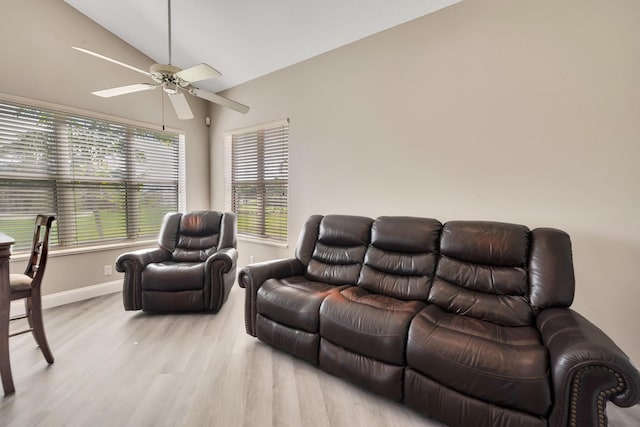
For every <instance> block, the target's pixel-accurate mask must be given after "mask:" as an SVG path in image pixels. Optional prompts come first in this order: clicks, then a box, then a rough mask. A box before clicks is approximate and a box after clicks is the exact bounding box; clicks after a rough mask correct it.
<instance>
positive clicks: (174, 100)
mask: <svg viewBox="0 0 640 427" xmlns="http://www.w3.org/2000/svg"><path fill="white" fill-rule="evenodd" d="M168 95H169V101H171V105H173V109H174V110H176V115H177V116H178V118H179V119H180V120H190V119H193V112H192V111H191V107H189V103H188V102H187V97H186V96H184V93H180V92H178V93H174V94H171V93H170V94H168Z"/></svg>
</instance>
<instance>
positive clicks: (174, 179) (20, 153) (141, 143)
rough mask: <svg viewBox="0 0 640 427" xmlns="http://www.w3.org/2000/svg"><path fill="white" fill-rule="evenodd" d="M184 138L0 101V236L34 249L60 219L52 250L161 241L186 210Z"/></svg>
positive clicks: (24, 247)
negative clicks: (39, 222) (47, 221)
mask: <svg viewBox="0 0 640 427" xmlns="http://www.w3.org/2000/svg"><path fill="white" fill-rule="evenodd" d="M183 144H184V141H183V137H182V136H181V135H178V134H176V133H171V132H161V131H157V130H152V129H145V128H142V127H137V126H131V125H128V124H121V123H115V122H111V121H106V120H98V119H94V118H90V117H84V116H81V115H77V114H69V113H63V112H57V111H52V110H46V109H42V108H37V107H31V106H26V105H19V104H16V103H13V102H5V101H1V100H0V231H2V232H4V233H5V234H8V235H10V236H11V237H13V238H14V239H15V240H16V244H15V245H14V247H13V249H14V251H20V250H22V249H27V248H29V247H30V245H31V236H32V232H33V221H34V219H35V214H37V213H55V214H56V218H57V221H56V222H55V223H54V228H53V230H52V235H51V237H50V241H51V245H52V246H54V245H55V246H58V247H59V248H68V247H78V246H82V245H89V244H91V245H99V244H101V243H104V242H114V241H118V240H122V239H138V238H144V237H150V236H154V237H155V236H157V234H158V231H159V229H160V225H161V222H162V218H163V216H164V214H165V213H166V212H169V211H176V210H178V209H179V207H178V200H179V190H178V189H179V187H180V177H181V176H182V170H181V166H180V164H179V158H180V151H181V150H182V148H181V147H182V146H183Z"/></svg>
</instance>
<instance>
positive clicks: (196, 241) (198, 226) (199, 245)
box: [158, 211, 236, 262]
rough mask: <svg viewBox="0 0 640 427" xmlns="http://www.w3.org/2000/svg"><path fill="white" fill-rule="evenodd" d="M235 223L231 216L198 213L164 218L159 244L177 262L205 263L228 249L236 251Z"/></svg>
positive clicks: (228, 213) (209, 212)
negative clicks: (220, 250) (219, 251)
mask: <svg viewBox="0 0 640 427" xmlns="http://www.w3.org/2000/svg"><path fill="white" fill-rule="evenodd" d="M235 228H236V221H235V215H234V214H233V213H231V212H225V213H223V212H217V211H195V212H188V213H169V214H167V215H166V216H165V218H164V222H163V225H162V229H161V231H160V236H159V238H158V244H159V245H160V246H161V247H163V248H165V249H167V250H168V251H170V252H171V254H172V258H173V260H174V261H178V262H202V261H206V259H207V258H208V257H209V256H211V255H212V254H214V253H215V252H216V251H217V250H219V249H222V248H225V247H236V237H235V236H236V231H235Z"/></svg>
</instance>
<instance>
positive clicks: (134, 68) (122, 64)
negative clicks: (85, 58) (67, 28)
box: [71, 46, 151, 76]
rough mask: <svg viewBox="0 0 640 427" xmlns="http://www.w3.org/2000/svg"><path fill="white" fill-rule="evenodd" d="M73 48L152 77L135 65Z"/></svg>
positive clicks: (87, 50) (90, 51)
mask: <svg viewBox="0 0 640 427" xmlns="http://www.w3.org/2000/svg"><path fill="white" fill-rule="evenodd" d="M71 47H72V48H73V49H75V50H78V51H80V52H83V53H87V54H89V55H92V56H95V57H96V58H100V59H104V60H105V61H109V62H113V63H114V64H118V65H120V66H122V67H125V68H128V69H130V70H133V71H137V72H138V73H140V74H144V75H145V76H150V75H151V74H150V73H149V72H148V71H144V70H141V69H140V68H136V67H134V66H133V65H129V64H125V63H124V62H120V61H118V60H116V59H113V58H109V57H108V56H104V55H101V54H99V53H97V52H94V51H92V50H89V49H84V48H81V47H76V46H71Z"/></svg>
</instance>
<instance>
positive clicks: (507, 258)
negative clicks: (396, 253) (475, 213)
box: [429, 221, 535, 326]
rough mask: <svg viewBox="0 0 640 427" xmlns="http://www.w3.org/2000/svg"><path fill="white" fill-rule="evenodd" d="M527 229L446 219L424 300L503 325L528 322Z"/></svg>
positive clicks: (531, 315)
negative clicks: (431, 277)
mask: <svg viewBox="0 0 640 427" xmlns="http://www.w3.org/2000/svg"><path fill="white" fill-rule="evenodd" d="M529 234H530V233H529V229H528V228H527V227H525V226H523V225H516V224H505V223H499V222H485V221H451V222H448V223H446V224H445V225H444V226H443V228H442V234H441V238H440V258H439V260H438V265H437V268H436V277H435V279H434V281H433V285H432V287H431V292H430V294H429V302H431V303H433V304H436V305H438V306H439V307H441V308H442V309H444V310H446V311H449V312H451V313H456V314H459V315H464V316H470V317H474V318H477V319H481V320H486V321H490V322H494V323H497V324H501V325H505V326H525V325H532V324H533V322H534V314H535V313H534V309H533V308H532V307H531V305H530V304H529V282H528V271H527V262H528V253H529Z"/></svg>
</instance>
